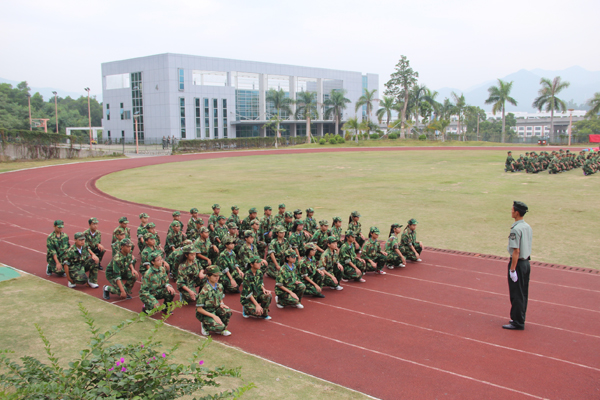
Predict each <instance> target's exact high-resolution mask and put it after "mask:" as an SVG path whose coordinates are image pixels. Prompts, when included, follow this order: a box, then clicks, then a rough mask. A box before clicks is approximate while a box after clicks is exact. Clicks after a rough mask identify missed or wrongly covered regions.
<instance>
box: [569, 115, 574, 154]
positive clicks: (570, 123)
mask: <svg viewBox="0 0 600 400" xmlns="http://www.w3.org/2000/svg"><path fill="white" fill-rule="evenodd" d="M573 111H575V109H574V108H569V112H570V113H571V115H569V146H570V145H571V126H572V125H573Z"/></svg>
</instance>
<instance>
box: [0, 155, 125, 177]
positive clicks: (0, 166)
mask: <svg viewBox="0 0 600 400" xmlns="http://www.w3.org/2000/svg"><path fill="white" fill-rule="evenodd" d="M115 158H124V156H121V155H117V156H112V155H111V156H103V157H87V158H54V159H51V160H28V161H3V162H0V173H2V172H8V171H16V170H19V169H27V168H37V167H46V166H49V165H59V164H71V163H77V162H88V161H100V160H110V159H115Z"/></svg>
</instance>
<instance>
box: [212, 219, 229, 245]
mask: <svg viewBox="0 0 600 400" xmlns="http://www.w3.org/2000/svg"><path fill="white" fill-rule="evenodd" d="M226 236H229V228H227V225H223V226H216V227H215V232H214V233H213V239H211V240H212V242H213V243H214V244H216V245H217V247H218V248H219V250H220V251H222V250H223V249H224V248H225V246H224V245H223V240H224V239H225V237H226ZM217 239H218V240H217Z"/></svg>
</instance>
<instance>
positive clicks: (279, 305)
mask: <svg viewBox="0 0 600 400" xmlns="http://www.w3.org/2000/svg"><path fill="white" fill-rule="evenodd" d="M275 305H276V306H277V308H283V306H282V305H281V304H279V303H276V304H275Z"/></svg>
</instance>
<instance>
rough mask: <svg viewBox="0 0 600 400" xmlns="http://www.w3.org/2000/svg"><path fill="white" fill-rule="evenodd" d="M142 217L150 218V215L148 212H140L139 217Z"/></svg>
mask: <svg viewBox="0 0 600 400" xmlns="http://www.w3.org/2000/svg"><path fill="white" fill-rule="evenodd" d="M142 218H150V216H149V215H148V214H146V213H141V214H140V219H142Z"/></svg>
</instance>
